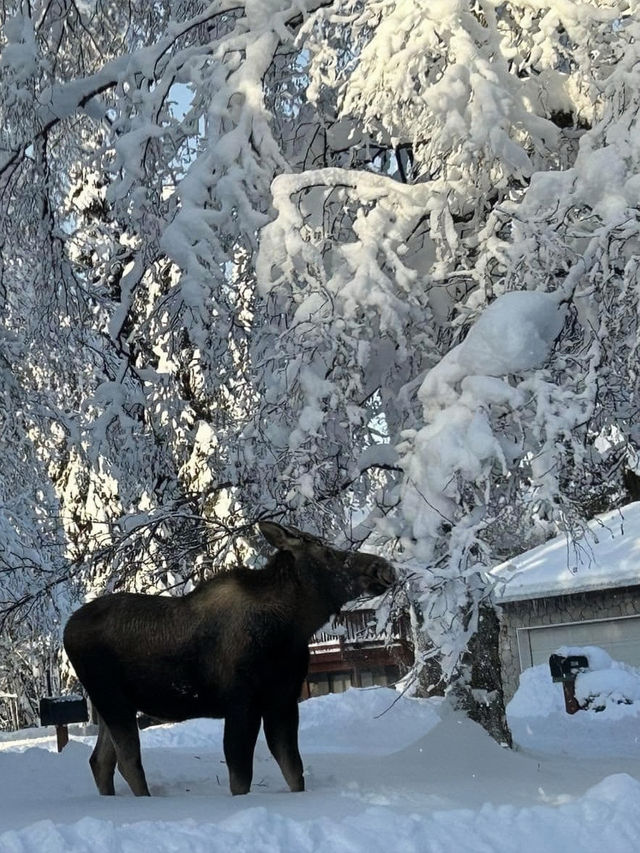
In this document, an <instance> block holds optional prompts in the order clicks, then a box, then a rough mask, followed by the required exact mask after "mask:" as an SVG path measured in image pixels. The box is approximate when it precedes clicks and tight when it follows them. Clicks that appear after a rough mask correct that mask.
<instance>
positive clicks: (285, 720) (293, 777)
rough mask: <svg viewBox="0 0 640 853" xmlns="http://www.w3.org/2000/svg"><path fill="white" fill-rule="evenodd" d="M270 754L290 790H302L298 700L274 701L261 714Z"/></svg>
mask: <svg viewBox="0 0 640 853" xmlns="http://www.w3.org/2000/svg"><path fill="white" fill-rule="evenodd" d="M263 722H264V733H265V737H266V738H267V745H268V747H269V749H270V750H271V754H272V755H273V757H274V758H275V760H276V761H277V762H278V765H279V766H280V770H281V771H282V775H283V776H284V778H285V780H286V782H287V784H288V785H289V787H290V788H291V790H292V791H304V775H303V767H302V759H301V758H300V752H299V750H298V700H297V699H293V700H289V701H282V702H274V703H273V704H271V706H270V707H269V708H268V709H267V710H266V711H265V713H264V716H263Z"/></svg>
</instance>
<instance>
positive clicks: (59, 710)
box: [40, 696, 89, 726]
mask: <svg viewBox="0 0 640 853" xmlns="http://www.w3.org/2000/svg"><path fill="white" fill-rule="evenodd" d="M88 719H89V712H88V711H87V700H86V699H84V698H83V697H82V696H49V697H47V698H45V699H41V700H40V723H41V725H43V726H66V725H68V724H69V723H86V722H87V720H88Z"/></svg>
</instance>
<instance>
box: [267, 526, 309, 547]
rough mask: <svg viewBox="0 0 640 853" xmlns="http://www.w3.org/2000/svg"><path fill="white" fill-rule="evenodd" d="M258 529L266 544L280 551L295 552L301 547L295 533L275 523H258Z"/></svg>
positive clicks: (299, 539)
mask: <svg viewBox="0 0 640 853" xmlns="http://www.w3.org/2000/svg"><path fill="white" fill-rule="evenodd" d="M258 527H259V528H260V533H262V535H263V536H264V538H265V539H266V540H267V542H268V543H269V544H270V545H273V547H274V548H278V549H279V550H281V551H296V550H297V549H298V548H300V546H301V545H302V539H301V537H300V536H299V534H298V533H297V531H295V530H291V529H290V528H288V527H283V526H282V525H281V524H276V522H275V521H260V522H258Z"/></svg>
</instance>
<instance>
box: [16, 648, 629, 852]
mask: <svg viewBox="0 0 640 853" xmlns="http://www.w3.org/2000/svg"><path fill="white" fill-rule="evenodd" d="M604 666H605V669H607V666H608V665H607V662H606V658H605V659H604ZM614 671H615V670H614V669H612V668H611V667H608V669H607V675H606V678H607V679H608V680H609V681H610V680H611V678H612V675H611V673H612V672H614ZM624 671H625V672H626V673H627V675H628V674H629V671H628V669H626V670H624ZM631 675H632V676H633V673H631ZM636 675H637V674H636ZM596 680H597V679H596ZM592 681H593V676H592ZM605 681H606V679H604V678H603V683H605ZM300 711H301V727H300V734H301V738H300V739H301V749H302V753H303V758H304V761H305V767H306V775H307V786H308V790H307V791H306V792H305V793H302V794H291V793H289V792H288V791H286V790H285V784H284V782H283V780H282V777H281V776H280V773H279V770H278V768H277V766H276V765H275V762H274V761H273V760H272V759H271V757H270V755H269V753H268V751H267V749H266V745H265V744H264V741H263V740H262V739H260V741H259V743H258V748H257V752H256V761H255V775H254V785H253V789H252V792H251V793H250V794H249V795H248V796H246V797H235V798H233V797H231V795H230V794H229V792H228V786H227V774H226V768H225V765H224V763H223V759H222V752H221V742H222V739H221V733H222V724H221V722H219V721H215V720H213V721H204V720H196V721H191V722H189V723H183V724H181V725H176V726H163V727H160V728H156V729H149V730H146V731H144V732H143V733H142V741H143V760H144V763H145V767H146V770H147V777H148V779H149V783H150V788H151V792H152V794H153V796H152V797H151V799H136V798H134V797H133V796H132V795H131V794H130V793H129V790H128V789H127V788H126V786H125V784H124V783H123V782H122V780H120V779H118V780H117V783H116V790H117V796H116V797H111V798H109V797H100V796H98V794H97V793H96V792H95V789H94V787H93V781H92V779H91V776H90V771H89V767H88V764H87V759H88V756H89V752H90V744H91V743H92V740H93V739H92V738H90V737H84V738H74V739H73V740H72V742H71V743H70V744H69V746H68V747H67V748H66V749H65V750H64V752H63V753H62V754H60V755H58V754H56V753H55V752H54V751H53V750H54V748H55V747H54V740H53V737H52V736H51V734H49V733H47V732H45V731H44V730H30V731H28V732H23V733H15V734H12V735H5V736H3V737H2V739H1V740H0V785H1V789H2V800H1V802H2V806H1V811H0V851H1V853H63V851H64V853H71V851H73V853H76V851H77V853H80V851H82V853H85V851H86V853H120V851H126V852H127V853H135V851H149V850H151V851H153V853H165V851H166V853H169V851H171V853H182V851H184V853H187V851H188V853H204V851H228V850H234V851H235V852H236V853H243V851H247V853H249V851H251V853H254V851H257V853H270V852H271V851H292V852H293V851H296V853H297V851H314V853H316V851H317V853H329V851H331V853H333V852H334V851H340V853H342V851H367V853H376V851H380V853H382V851H384V853H394V851H402V853H411V851H422V853H424V851H434V853H435V851H438V853H461V851H462V852H463V853H464V851H470V853H475V851H483V853H500V851H505V853H507V851H508V853H513V851H518V853H525V851H531V853H534V851H535V853H541V851H563V853H564V851H565V850H569V849H575V850H580V851H581V853H583V851H584V852H585V853H588V851H594V853H596V851H597V853H603V851H606V853H627V851H628V853H632V851H634V853H635V851H637V850H638V849H640V762H639V761H638V759H639V758H640V703H638V702H634V703H632V704H630V705H615V704H613V705H612V706H611V707H609V706H608V707H607V708H606V709H605V711H603V712H599V713H598V712H595V711H585V712H580V713H579V714H577V715H575V716H574V717H569V716H567V715H566V714H565V713H564V710H563V705H562V692H561V688H560V686H559V685H554V684H552V683H551V681H550V678H549V674H548V670H547V668H546V667H536V668H534V669H531V670H528V672H527V673H525V675H524V678H523V681H522V686H521V689H520V690H519V691H518V693H517V694H516V696H515V697H514V700H513V701H512V703H511V705H510V706H509V719H510V723H511V725H512V728H513V731H514V734H515V736H516V739H517V740H518V742H519V743H520V744H522V745H523V746H524V748H520V749H518V750H513V751H510V750H507V749H504V748H501V747H500V746H498V745H497V744H496V743H494V742H493V741H492V740H491V739H490V738H489V737H488V735H486V734H485V732H484V731H483V730H482V729H481V728H479V727H478V726H476V725H475V724H473V723H471V722H470V721H468V720H467V719H465V718H463V717H462V716H460V715H459V714H457V713H456V712H454V711H452V710H451V709H450V707H449V705H448V703H447V702H446V701H445V700H440V699H432V700H417V699H410V698H406V697H400V698H399V694H397V693H395V692H394V691H392V690H389V689H385V688H378V689H372V690H349V691H348V692H347V693H345V694H340V695H329V696H325V697H320V698H317V699H312V700H309V701H307V702H304V703H302V705H301V706H300Z"/></svg>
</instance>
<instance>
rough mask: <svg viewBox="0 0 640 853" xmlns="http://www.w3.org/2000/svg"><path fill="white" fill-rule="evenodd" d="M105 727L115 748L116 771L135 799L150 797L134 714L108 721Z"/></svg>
mask: <svg viewBox="0 0 640 853" xmlns="http://www.w3.org/2000/svg"><path fill="white" fill-rule="evenodd" d="M107 725H108V728H109V732H110V733H111V739H112V740H113V745H114V747H115V753H116V759H117V762H118V770H119V771H120V773H121V774H122V776H123V777H124V779H125V781H126V783H127V784H128V785H129V787H130V788H131V790H132V791H133V793H134V794H135V795H136V797H148V796H150V794H149V788H148V787H147V780H146V778H145V775H144V770H143V768H142V759H141V757H140V736H139V734H138V725H137V723H136V718H135V714H134V715H133V716H131V717H130V718H127V719H126V720H124V719H121V720H117V721H115V720H113V719H112V720H109V722H108V724H107Z"/></svg>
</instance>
